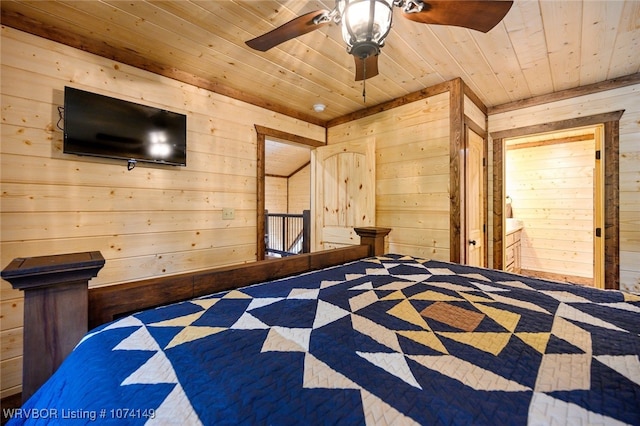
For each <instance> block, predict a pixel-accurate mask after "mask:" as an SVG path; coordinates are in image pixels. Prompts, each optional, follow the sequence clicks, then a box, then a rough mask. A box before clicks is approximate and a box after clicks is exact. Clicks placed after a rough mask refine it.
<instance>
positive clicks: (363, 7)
mask: <svg viewBox="0 0 640 426" xmlns="http://www.w3.org/2000/svg"><path fill="white" fill-rule="evenodd" d="M512 4H513V1H507V0H336V6H335V8H334V9H333V10H316V11H313V12H309V13H307V14H305V15H302V16H299V17H297V18H295V19H293V20H291V21H289V22H287V23H285V24H283V25H281V26H279V27H278V28H276V29H274V30H272V31H269V32H268V33H266V34H263V35H261V36H259V37H256V38H254V39H252V40H249V41H247V42H246V44H247V45H248V46H249V47H251V48H253V49H256V50H259V51H262V52H266V51H267V50H269V49H271V48H272V47H275V46H277V45H278V44H280V43H283V42H285V41H287V40H291V39H293V38H295V37H298V36H301V35H303V34H307V33H309V32H311V31H314V30H316V29H318V28H322V27H323V26H325V25H327V24H329V23H331V22H335V23H336V24H338V25H340V26H341V27H342V38H343V40H344V41H345V43H346V44H347V52H348V53H349V54H351V55H353V57H354V59H355V66H356V73H355V79H356V81H360V80H366V79H367V78H371V77H374V76H376V75H378V55H379V54H380V48H381V47H382V46H384V41H385V38H386V37H387V34H389V30H390V29H391V21H392V18H393V8H394V7H397V8H400V9H402V16H403V17H405V18H407V19H409V20H412V21H415V22H419V23H423V24H437V25H453V26H458V27H464V28H469V29H472V30H476V31H481V32H485V33H486V32H488V31H489V30H490V29H492V28H493V27H495V26H496V25H497V24H498V23H499V22H500V21H501V20H502V18H504V16H505V15H506V14H507V12H508V11H509V9H510V8H511V5H512Z"/></svg>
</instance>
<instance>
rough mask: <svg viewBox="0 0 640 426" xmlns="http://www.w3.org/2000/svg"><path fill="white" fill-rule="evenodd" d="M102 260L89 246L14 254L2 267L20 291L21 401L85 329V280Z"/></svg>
mask: <svg viewBox="0 0 640 426" xmlns="http://www.w3.org/2000/svg"><path fill="white" fill-rule="evenodd" d="M103 266H104V258H103V257H102V254H101V253H100V252H99V251H92V252H85V253H70V254H61V255H55V256H40V257H27V258H17V259H14V260H13V261H12V262H11V263H9V265H7V267H6V268H5V269H4V270H3V271H2V274H1V275H2V278H3V279H5V280H7V281H9V282H10V283H11V285H12V286H13V288H15V289H19V290H23V291H24V343H23V347H24V351H23V367H22V401H23V402H24V401H26V400H27V399H28V398H29V397H30V396H31V395H32V394H33V393H34V392H35V391H36V390H37V389H38V388H39V387H40V386H41V385H42V384H43V383H44V382H45V381H46V380H47V379H48V378H49V377H50V376H51V375H52V374H53V373H54V372H55V371H56V369H57V368H58V367H59V366H60V364H61V363H62V361H63V360H64V359H65V357H66V356H67V355H69V353H70V352H71V350H72V349H73V348H74V347H75V346H76V345H77V344H78V342H79V341H80V339H82V337H83V336H84V335H85V334H86V333H87V324H88V296H87V294H88V285H89V280H90V279H91V278H93V277H95V276H96V275H98V271H100V269H102V267H103Z"/></svg>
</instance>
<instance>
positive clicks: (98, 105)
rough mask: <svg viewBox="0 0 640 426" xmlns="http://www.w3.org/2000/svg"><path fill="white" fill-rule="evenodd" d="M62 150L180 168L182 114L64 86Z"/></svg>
mask: <svg viewBox="0 0 640 426" xmlns="http://www.w3.org/2000/svg"><path fill="white" fill-rule="evenodd" d="M63 152H64V153H67V154H76V155H90V156H95V157H107V158H116V159H122V160H127V161H128V162H129V165H130V168H133V167H132V164H133V165H135V162H138V161H142V162H151V163H161V164H171V165H176V166H186V164H187V116H186V115H184V114H179V113H176V112H171V111H167V110H164V109H159V108H154V107H150V106H146V105H141V104H137V103H134V102H129V101H124V100H121V99H115V98H111V97H108V96H103V95H99V94H96V93H91V92H85V91H84V90H79V89H74V88H72V87H65V88H64V144H63Z"/></svg>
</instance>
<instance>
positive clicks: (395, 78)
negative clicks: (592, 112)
mask: <svg viewBox="0 0 640 426" xmlns="http://www.w3.org/2000/svg"><path fill="white" fill-rule="evenodd" d="M333 7H334V3H333V1H331V0H322V1H309V2H307V1H301V0H280V1H273V0H268V1H256V0H250V1H240V0H234V1H230V0H229V1H141V0H130V1H109V0H104V1H86V0H80V1H8V0H2V2H1V9H2V16H1V17H2V25H6V26H11V27H14V28H18V29H21V30H23V31H27V32H31V33H34V34H37V35H40V36H43V37H46V38H49V39H52V40H56V41H60V42H62V43H65V44H69V45H72V46H75V47H78V48H81V49H84V50H87V51H90V52H93V53H97V54H100V55H102V56H105V57H109V58H112V59H114V60H118V61H121V62H124V63H128V64H130V65H134V66H137V67H141V68H145V69H148V70H150V71H153V72H157V73H159V74H163V75H166V76H169V77H173V78H176V79H178V80H181V81H185V82H188V83H191V84H195V85H198V86H200V87H205V88H207V89H210V90H214V91H216V92H219V93H223V94H226V95H228V96H232V97H235V98H238V99H243V100H246V101H249V102H252V103H254V104H258V105H261V106H265V107H268V108H270V109H273V110H275V111H279V112H283V113H285V114H288V115H291V116H294V117H298V118H301V119H305V120H307V121H309V122H314V123H318V124H324V123H326V122H328V121H329V120H331V119H334V118H336V117H341V116H344V115H347V114H349V113H352V112H354V111H357V110H361V109H363V108H365V107H369V106H373V105H377V104H380V103H383V102H386V101H390V100H392V99H396V98H399V97H402V96H404V95H407V94H409V93H412V92H415V91H418V90H421V89H423V88H425V87H429V86H432V85H435V84H437V83H441V82H444V81H447V80H450V79H453V78H456V77H462V78H463V80H464V81H465V82H466V83H467V84H468V85H469V86H470V87H471V89H472V90H473V91H474V92H475V93H476V94H477V95H478V96H479V98H480V99H481V100H482V101H483V102H484V103H485V104H486V105H487V106H489V107H491V106H495V105H500V104H505V103H509V102H513V101H517V100H522V99H527V98H530V97H533V96H537V95H543V94H549V93H552V92H557V91H561V90H564V89H569V88H575V87H579V86H584V85H589V84H593V83H598V82H602V81H606V80H611V79H616V78H620V77H625V76H632V75H634V74H637V73H638V72H639V71H640V1H637V0H625V1H610V0H609V1H607V0H587V1H565V0H563V1H550V0H515V4H514V5H513V7H512V8H511V10H510V11H509V13H508V14H507V16H506V17H505V19H504V20H503V21H502V22H501V23H500V24H498V25H497V26H496V27H495V28H494V29H492V30H491V31H490V32H489V33H486V34H483V33H479V32H475V31H472V30H467V29H463V28H457V27H445V26H437V25H424V24H418V23H415V22H412V21H409V20H406V19H404V18H403V17H402V16H401V15H400V13H398V11H397V10H396V13H395V17H394V24H393V28H392V30H391V33H390V35H389V37H388V38H387V43H386V45H385V46H384V47H383V49H382V53H381V56H380V60H379V69H380V74H379V75H378V76H376V77H374V78H371V79H369V80H367V82H366V93H367V96H366V104H365V103H364V102H363V98H362V89H363V87H362V82H355V81H354V64H353V59H352V57H351V56H350V55H348V54H347V53H346V51H345V47H344V44H343V42H342V40H341V37H340V30H339V28H337V27H336V25H334V24H332V25H328V26H325V27H323V28H322V29H320V30H317V31H314V32H312V33H309V34H306V35H304V36H301V37H299V38H297V39H294V40H291V41H288V42H285V43H283V44H281V45H279V46H277V47H276V48H274V49H271V50H269V51H268V52H265V53H262V52H257V51H254V50H252V49H250V48H248V47H247V46H246V45H245V44H244V42H245V41H246V40H249V39H251V38H253V37H256V36H258V35H261V34H263V33H265V32H267V31H270V30H271V29H273V28H275V27H277V26H279V25H281V24H283V23H285V22H287V21H289V20H291V19H293V18H295V17H297V16H299V15H301V14H303V13H305V12H309V11H313V10H318V9H332V8H333ZM634 78H635V77H634ZM635 79H637V78H635ZM315 103H323V104H326V105H327V108H326V110H325V111H324V112H322V113H316V112H314V111H313V105H314V104H315Z"/></svg>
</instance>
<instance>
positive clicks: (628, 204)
mask: <svg viewBox="0 0 640 426" xmlns="http://www.w3.org/2000/svg"><path fill="white" fill-rule="evenodd" d="M638 96H640V84H635V85H630V86H625V87H619V88H615V89H610V90H604V91H598V92H596V93H591V94H584V95H582V96H576V97H575V98H571V99H564V98H562V99H560V100H556V101H554V102H549V103H541V104H540V103H538V102H533V103H532V106H528V107H523V108H521V109H511V108H509V110H508V111H504V112H500V113H496V114H490V115H489V129H490V131H491V132H492V135H493V136H494V137H496V138H502V137H508V136H514V135H515V132H518V129H519V128H522V127H528V128H530V129H532V130H534V129H547V130H549V126H548V125H546V124H545V123H553V122H558V121H559V120H573V121H574V122H575V123H576V126H579V125H584V124H589V123H584V121H585V120H584V119H582V118H588V117H591V116H598V117H603V118H602V120H604V121H608V119H607V117H609V116H611V117H612V118H611V119H612V120H613V119H614V118H613V116H614V115H615V116H620V113H619V112H618V113H615V114H613V112H614V111H620V110H624V113H623V114H622V116H621V117H620V121H619V129H614V128H610V129H607V126H605V134H606V133H607V132H609V134H610V137H611V138H613V137H615V136H617V135H619V153H618V154H617V155H616V153H613V155H614V157H616V158H617V159H618V172H619V173H616V172H615V171H613V170H609V172H607V171H606V170H605V174H607V173H608V176H609V178H610V181H609V182H613V185H617V188H615V189H613V188H610V189H609V190H608V191H609V193H614V194H616V195H617V196H618V197H619V206H617V205H613V204H614V203H613V202H612V201H611V200H607V205H608V208H609V215H611V217H609V218H605V220H606V221H607V220H608V221H609V223H618V224H619V237H618V235H617V234H615V235H613V233H612V235H610V237H609V243H608V244H610V247H611V249H610V251H609V252H605V258H607V259H609V260H608V263H607V264H606V265H607V266H606V267H605V275H607V276H608V275H609V274H613V273H615V272H616V271H617V269H618V268H619V272H620V278H619V279H620V288H621V289H623V290H629V291H635V292H637V291H640V266H639V265H640V249H639V247H638V243H637V241H638V240H639V238H640V233H639V232H638V219H637V218H638V217H639V214H640V208H639V207H638V203H637V202H635V201H634V200H636V199H637V194H638V191H639V190H640V187H638V177H639V176H640V161H638V158H639V156H640V145H639V144H638V142H637V141H638V140H640V128H639V127H638V122H639V121H640V104H639V103H638V101H637V100H638ZM581 123H582V124H581ZM590 124H597V123H590ZM612 127H613V126H612ZM531 133H536V131H533V132H531ZM520 134H522V133H521V132H520ZM497 142H498V143H501V141H497ZM605 149H606V148H605ZM494 150H495V151H496V152H498V151H497V150H496V149H495V147H494ZM499 160H500V159H497V161H499ZM494 164H499V163H496V159H494ZM496 172H498V171H496ZM494 179H500V176H499V175H498V176H496V173H494ZM605 179H607V177H605ZM494 187H498V188H499V187H500V182H499V181H496V184H495V185H494ZM502 195H503V194H502V193H496V194H494V209H496V206H497V205H500V200H498V199H497V198H500V197H501V196H502ZM618 211H619V215H618V214H617V212H618ZM495 214H496V213H494V215H495ZM613 216H618V217H613ZM612 221H613V222H612ZM496 232H498V230H497V229H494V230H493V233H494V240H495V233H496ZM605 235H607V234H606V230H605ZM617 245H619V253H616V251H617V249H616V248H615V247H616V246H617ZM496 249H499V247H496V248H494V252H496ZM495 262H496V261H495V260H494V263H495Z"/></svg>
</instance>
